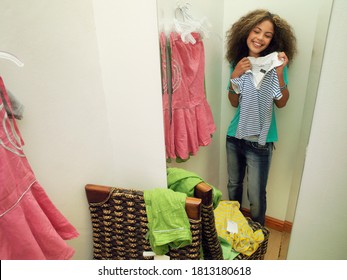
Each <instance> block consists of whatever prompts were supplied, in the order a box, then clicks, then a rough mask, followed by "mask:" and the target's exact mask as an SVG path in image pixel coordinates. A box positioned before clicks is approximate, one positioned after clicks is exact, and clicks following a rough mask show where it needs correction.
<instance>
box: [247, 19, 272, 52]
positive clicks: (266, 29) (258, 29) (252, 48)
mask: <svg viewBox="0 0 347 280" xmlns="http://www.w3.org/2000/svg"><path fill="white" fill-rule="evenodd" d="M273 36H274V25H273V23H272V22H271V21H269V20H264V21H263V22H261V23H259V24H258V25H256V26H255V27H254V28H253V29H252V30H251V32H250V33H249V35H248V37H247V46H248V49H249V56H252V57H259V56H260V53H261V52H262V51H264V50H265V49H266V48H267V47H268V46H269V44H270V42H271V40H272V38H273Z"/></svg>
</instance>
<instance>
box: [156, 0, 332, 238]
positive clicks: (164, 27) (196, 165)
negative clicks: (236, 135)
mask: <svg viewBox="0 0 347 280" xmlns="http://www.w3.org/2000/svg"><path fill="white" fill-rule="evenodd" d="M181 2H182V4H185V3H189V4H190V5H189V11H190V14H191V15H192V16H193V17H194V18H195V19H201V18H203V17H205V16H206V17H207V18H208V20H209V22H210V23H211V25H212V27H211V30H210V33H209V36H208V37H205V38H204V40H203V42H204V47H205V80H206V97H207V100H208V103H209V105H210V107H211V110H212V112H213V116H214V121H215V123H216V126H217V130H216V132H215V133H214V135H213V141H212V143H211V144H210V145H208V146H206V147H200V150H199V151H198V154H197V155H196V156H193V157H191V158H190V159H189V160H188V161H186V162H184V163H176V162H172V163H168V166H170V167H180V168H184V169H187V170H190V171H194V172H196V173H197V174H199V175H200V176H201V177H202V178H203V179H204V180H205V181H206V182H209V183H210V184H212V185H214V186H216V187H218V188H219V189H220V190H221V191H222V192H223V199H228V197H227V189H226V185H227V171H226V153H225V135H226V129H227V127H228V125H229V122H230V120H231V118H232V116H233V115H234V112H235V111H234V110H235V109H234V108H232V107H231V106H230V103H229V101H228V99H227V93H226V90H225V89H226V87H227V83H228V76H229V70H228V64H227V61H226V59H225V48H224V47H225V33H226V31H227V30H228V29H229V28H230V26H231V25H232V24H233V23H234V22H235V21H236V20H238V19H239V17H241V16H242V15H244V14H246V13H247V12H248V11H250V10H254V9H256V8H264V9H268V10H269V11H271V12H273V13H276V14H279V15H280V16H281V17H283V18H285V19H286V20H287V21H288V22H289V24H290V25H291V26H292V27H293V29H294V31H295V34H296V38H297V48H298V54H297V56H296V57H295V60H294V61H293V63H292V65H291V66H290V68H289V73H288V79H289V88H290V94H291V96H290V100H289V102H288V104H287V106H286V107H285V108H283V109H276V110H277V111H276V116H277V126H278V134H279V141H278V142H277V143H276V144H275V146H276V149H275V151H274V154H273V159H272V163H271V170H270V174H269V180H268V185H267V200H268V205H267V213H266V214H267V216H268V219H267V224H268V225H269V224H271V227H274V228H277V229H279V230H280V231H284V232H290V230H291V226H292V223H293V222H294V216H295V207H296V201H297V196H298V191H299V187H300V180H301V174H302V168H303V164H304V160H305V150H306V146H307V143H308V137H309V133H310V125H311V121H312V116H313V111H314V104H315V98H316V92H317V87H318V82H319V75H320V69H321V62H322V57H323V51H324V46H325V38H326V34H327V28H328V24H329V18H330V11H331V7H332V2H333V1H332V0H331V1H323V0H320V1H316V0H309V1H304V2H303V1H300V0H295V1H290V2H283V1H275V0H250V1H242V0H220V1H198V0H194V1H193V0H191V1H184V2H183V1H181ZM177 3H178V2H177V1H176V0H157V8H158V23H159V26H158V28H159V32H162V31H163V32H165V33H166V34H168V33H169V32H170V31H171V30H173V20H174V18H175V16H177V15H176V14H175V10H176V8H177ZM298 7H300V8H298ZM245 201H246V200H245ZM244 207H246V208H247V204H245V205H244Z"/></svg>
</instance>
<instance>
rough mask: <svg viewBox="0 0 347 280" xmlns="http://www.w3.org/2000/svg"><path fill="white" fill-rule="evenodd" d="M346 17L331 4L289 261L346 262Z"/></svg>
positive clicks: (341, 7)
mask: <svg viewBox="0 0 347 280" xmlns="http://www.w3.org/2000/svg"><path fill="white" fill-rule="evenodd" d="M346 13H347V2H346V1H343V0H334V4H333V11H332V17H331V22H330V27H329V33H328V39H327V45H326V49H325V54H324V61H323V68H322V73H321V79H320V84H319V89H318V97H317V102H316V107H315V111H314V118H313V123H312V130H311V135H310V141H309V145H308V148H307V156H306V162H305V167H304V173H303V178H302V183H301V187H300V193H299V200H298V205H297V210H296V214H295V220H294V226H293V231H292V236H291V240H290V245H289V252H288V259H312V260H313V259H323V260H329V259H343V260H346V259H347V241H346V231H347V223H346V221H347V204H346V197H347V188H346V186H347V184H346V182H347V173H346V167H347V148H346V139H347V126H346V119H347V95H346V88H347V81H346V77H347V70H346V59H345V58H343V55H344V53H345V52H346V44H347V38H346V36H344V35H342V34H344V33H345V28H346V25H347V19H346Z"/></svg>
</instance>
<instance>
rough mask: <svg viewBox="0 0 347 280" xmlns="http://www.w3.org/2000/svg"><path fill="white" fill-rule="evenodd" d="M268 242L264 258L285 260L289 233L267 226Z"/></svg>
mask: <svg viewBox="0 0 347 280" xmlns="http://www.w3.org/2000/svg"><path fill="white" fill-rule="evenodd" d="M269 230H270V235H269V242H268V245H267V252H266V255H265V257H264V259H265V260H285V259H286V258H287V252H288V245H289V239H290V233H288V232H281V231H277V230H274V229H271V228H269Z"/></svg>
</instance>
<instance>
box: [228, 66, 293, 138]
mask: <svg viewBox="0 0 347 280" xmlns="http://www.w3.org/2000/svg"><path fill="white" fill-rule="evenodd" d="M233 71H234V68H233V67H232V66H230V76H231V74H232V73H233ZM287 72H288V67H287V66H286V67H285V68H284V71H283V76H284V82H285V83H286V84H288V74H287ZM229 87H230V79H229V83H228V88H227V90H228V91H229ZM273 106H275V105H273ZM239 120H240V105H239V106H238V107H237V110H236V113H235V115H234V118H233V119H232V120H231V122H230V124H229V127H228V132H227V135H228V136H233V137H235V135H236V130H237V127H238V125H239ZM276 141H278V134H277V125H276V115H275V110H273V111H272V119H271V124H270V128H269V132H268V134H267V137H266V142H276Z"/></svg>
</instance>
